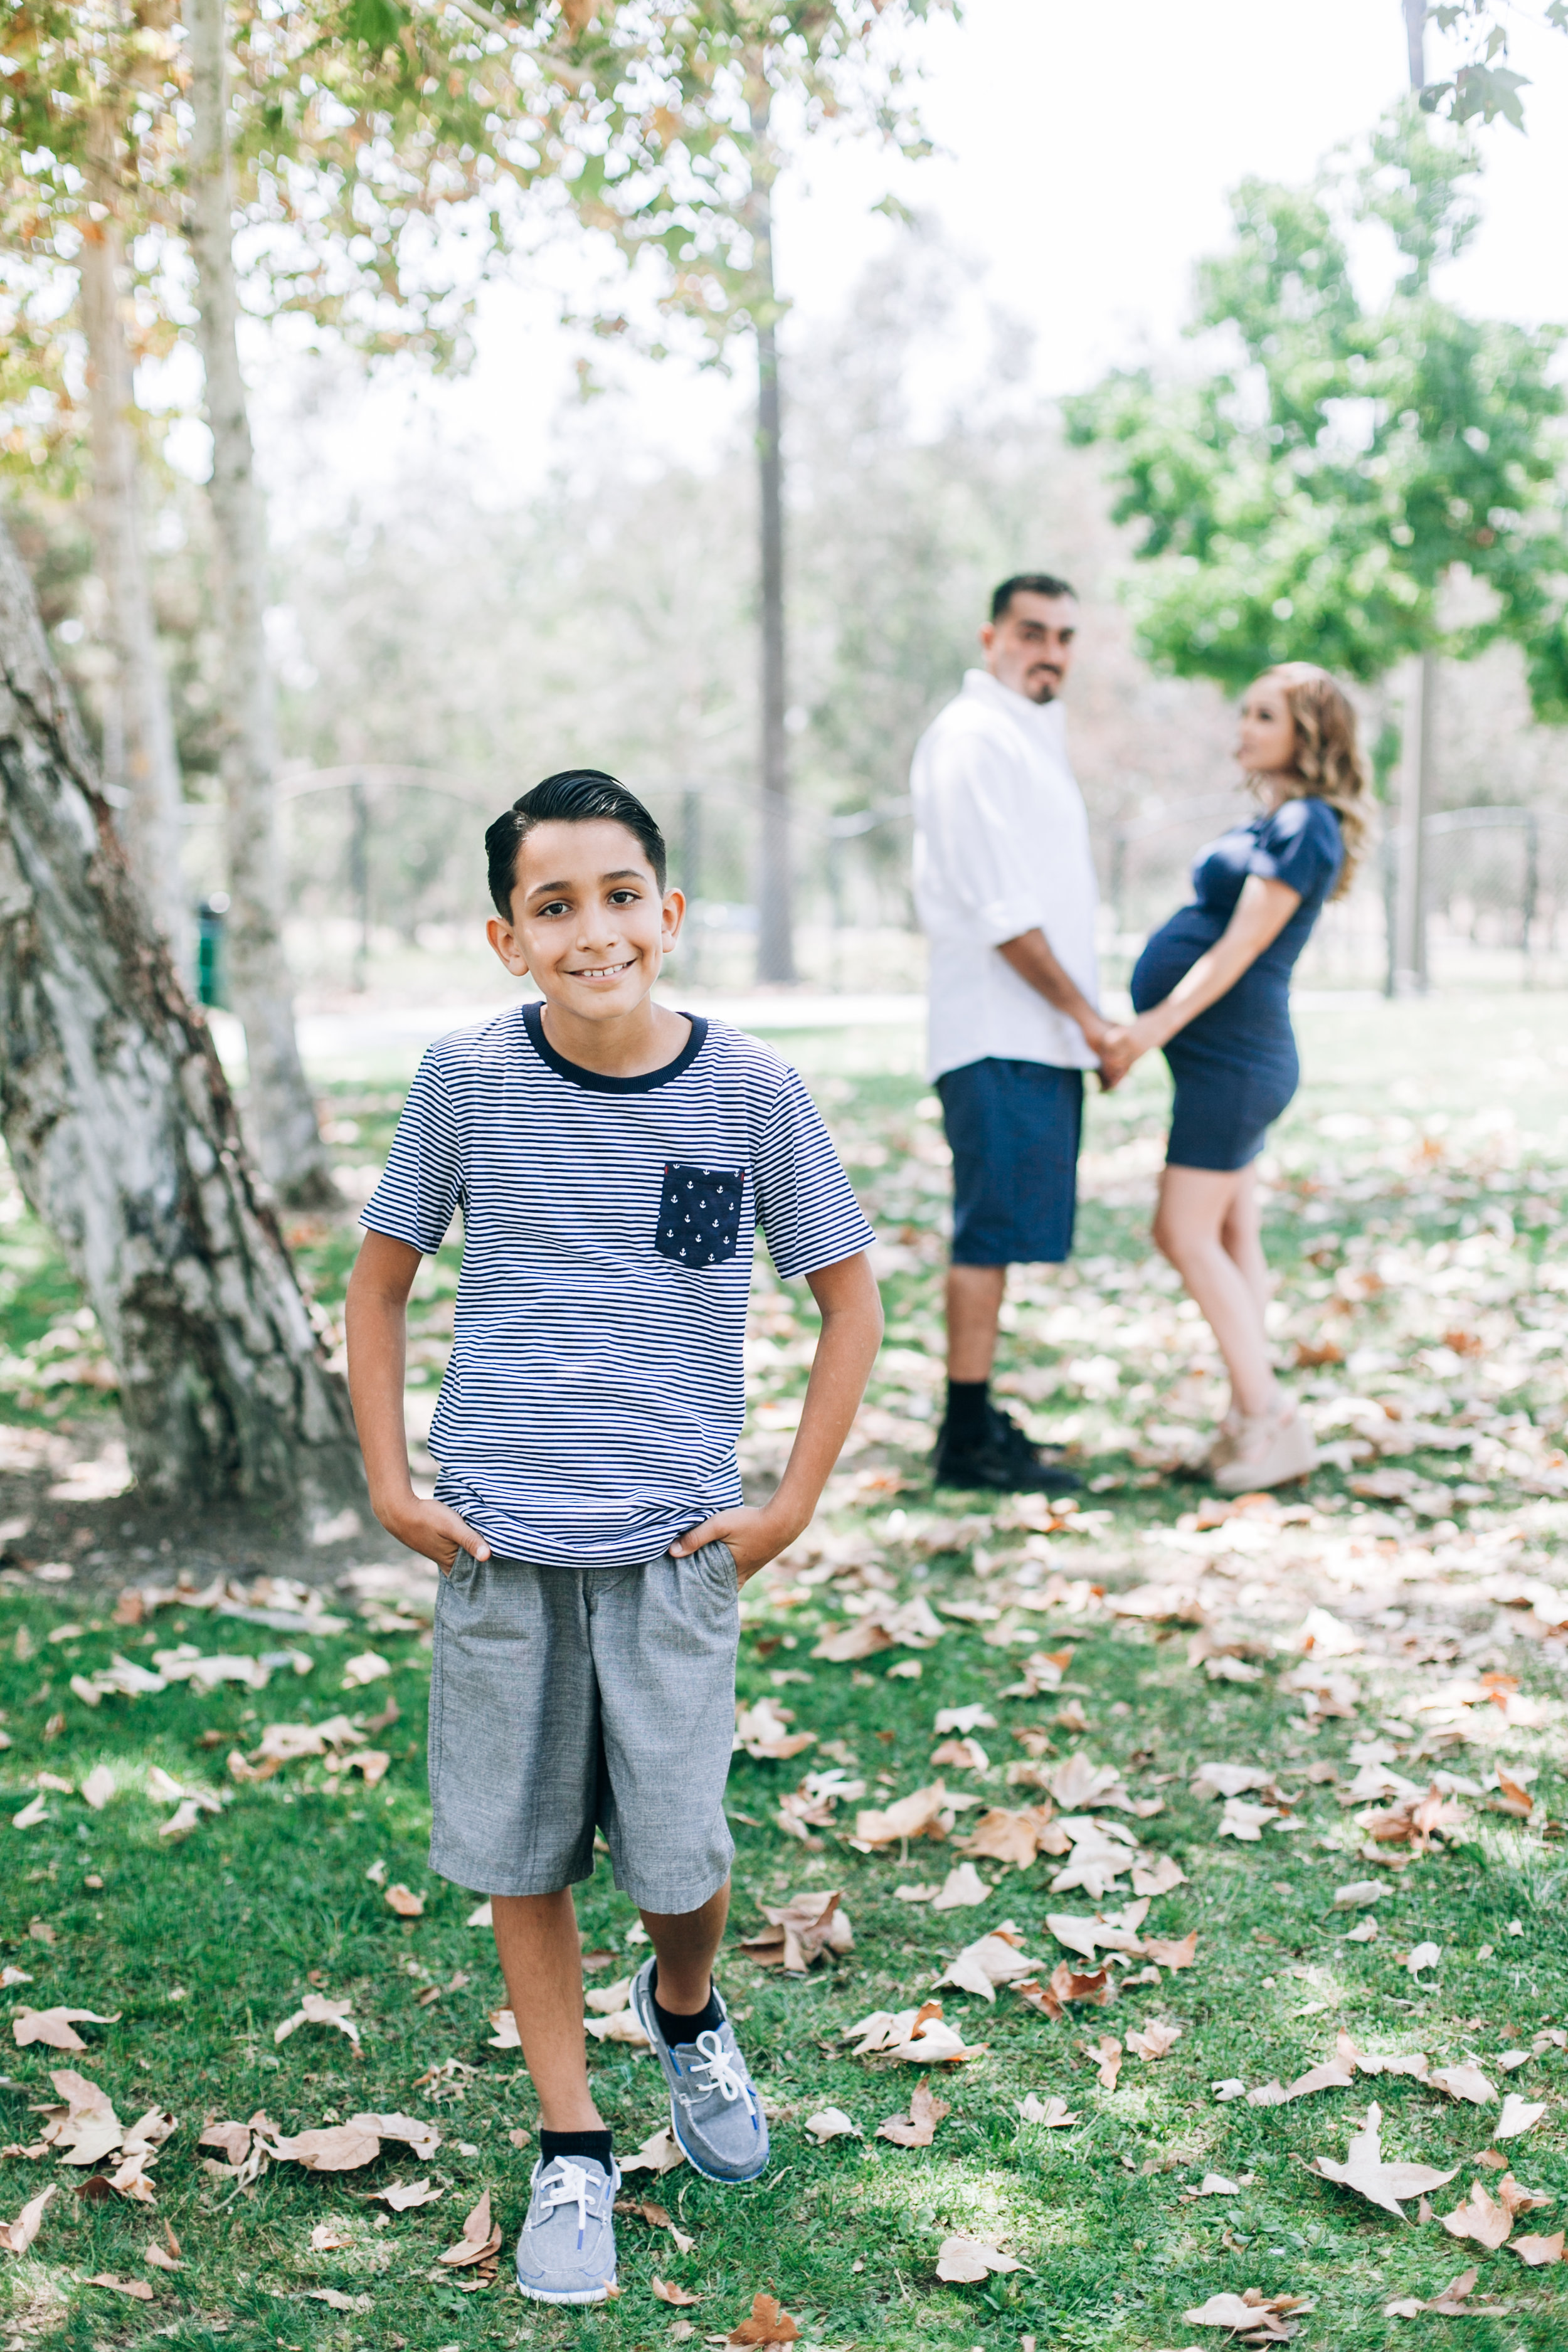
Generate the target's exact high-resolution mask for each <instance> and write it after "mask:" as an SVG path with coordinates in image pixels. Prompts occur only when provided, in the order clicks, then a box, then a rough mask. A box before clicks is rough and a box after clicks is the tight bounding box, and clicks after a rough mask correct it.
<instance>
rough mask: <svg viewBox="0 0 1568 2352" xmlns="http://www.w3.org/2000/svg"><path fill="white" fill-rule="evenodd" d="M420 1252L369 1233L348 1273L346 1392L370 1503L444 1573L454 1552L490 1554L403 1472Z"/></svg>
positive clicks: (478, 1537) (393, 1531)
mask: <svg viewBox="0 0 1568 2352" xmlns="http://www.w3.org/2000/svg"><path fill="white" fill-rule="evenodd" d="M418 1271H419V1252H418V1251H417V1250H416V1249H413V1248H411V1247H410V1246H409V1244H408V1243H407V1242H398V1241H394V1240H393V1239H392V1238H391V1236H390V1234H375V1233H367V1234H366V1235H365V1237H364V1239H363V1242H362V1243H361V1244H360V1253H359V1255H358V1257H357V1258H356V1259H355V1260H354V1270H353V1274H352V1275H350V1276H349V1295H348V1304H347V1308H346V1310H345V1314H344V1321H345V1324H346V1326H347V1329H348V1342H349V1396H350V1398H351V1400H352V1402H353V1409H354V1427H355V1428H356V1429H357V1430H358V1432H359V1444H360V1452H361V1453H362V1454H363V1456H364V1468H365V1476H366V1478H367V1479H368V1480H369V1482H370V1507H371V1509H372V1510H373V1511H374V1513H375V1516H376V1517H377V1518H378V1519H379V1520H380V1521H381V1524H382V1526H383V1527H384V1528H385V1529H386V1531H387V1533H388V1535H393V1536H395V1537H396V1538H397V1540H398V1542H399V1543H404V1544H406V1545H407V1546H408V1549H409V1550H410V1551H418V1552H423V1553H424V1555H425V1557H426V1559H433V1560H434V1561H435V1563H436V1565H437V1568H438V1569H440V1570H441V1571H442V1573H443V1575H444V1574H445V1573H446V1572H447V1570H449V1569H450V1567H451V1565H452V1562H453V1561H454V1560H455V1559H456V1558H457V1557H458V1552H459V1551H467V1552H471V1553H472V1554H473V1556H474V1558H475V1559H489V1556H490V1548H489V1544H488V1543H486V1541H485V1539H484V1538H483V1536H481V1535H478V1534H476V1532H475V1530H474V1529H473V1528H471V1527H469V1526H468V1522H467V1520H466V1519H460V1518H459V1517H458V1514H457V1512H456V1511H452V1510H448V1509H447V1506H446V1504H445V1503H427V1502H426V1501H425V1500H424V1499H423V1498H422V1497H421V1496H418V1495H416V1493H415V1491H414V1482H413V1480H412V1479H411V1478H410V1477H409V1475H408V1438H407V1433H406V1432H405V1429H404V1425H403V1365H404V1353H405V1339H406V1336H407V1327H408V1294H409V1292H410V1291H411V1290H412V1289H413V1287H414V1277H415V1276H416V1274H417V1273H418Z"/></svg>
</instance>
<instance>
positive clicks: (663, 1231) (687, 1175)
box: [653, 1160, 746, 1265]
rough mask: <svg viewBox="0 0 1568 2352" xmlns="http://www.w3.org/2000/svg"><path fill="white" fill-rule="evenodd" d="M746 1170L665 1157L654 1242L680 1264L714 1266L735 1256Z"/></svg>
mask: <svg viewBox="0 0 1568 2352" xmlns="http://www.w3.org/2000/svg"><path fill="white" fill-rule="evenodd" d="M745 1184H746V1177H745V1171H744V1170H743V1169H740V1168H694V1167H692V1166H691V1165H690V1163H689V1161H687V1160H667V1161H666V1162H665V1169H664V1193H663V1197H662V1198H661V1200H660V1202H659V1204H658V1231H657V1232H656V1233H655V1234H654V1240H653V1245H654V1247H655V1249H656V1250H658V1254H659V1255H660V1256H661V1257H672V1258H674V1259H675V1261H676V1263H677V1264H678V1265H720V1264H721V1263H722V1261H723V1260H724V1259H725V1258H731V1257H733V1256H734V1255H735V1251H736V1249H737V1247H738V1245H739V1244H740V1239H741V1196H742V1192H744V1190H745Z"/></svg>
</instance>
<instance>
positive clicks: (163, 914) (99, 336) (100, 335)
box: [78, 120, 191, 968]
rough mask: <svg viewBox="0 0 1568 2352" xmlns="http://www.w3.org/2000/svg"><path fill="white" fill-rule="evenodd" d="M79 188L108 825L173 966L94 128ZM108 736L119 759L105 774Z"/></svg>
mask: <svg viewBox="0 0 1568 2352" xmlns="http://www.w3.org/2000/svg"><path fill="white" fill-rule="evenodd" d="M93 144H94V149H95V154H94V158H93V169H92V173H91V180H90V185H91V187H92V191H93V195H94V199H95V201H96V202H98V203H99V204H100V205H102V206H103V207H104V215H103V218H102V219H101V220H100V221H99V222H98V223H96V224H94V223H92V222H90V221H89V222H84V223H83V228H82V236H83V242H82V248H81V254H80V257H79V264H78V267H79V271H80V277H81V309H82V323H83V326H84V329H85V331H86V335H87V348H88V391H89V408H90V415H91V430H92V490H93V497H92V523H93V537H94V541H95V545H96V549H97V561H98V569H99V573H100V577H101V579H102V581H103V585H104V590H105V593H106V595H107V598H108V603H109V616H110V633H111V635H112V639H113V646H114V654H115V658H116V663H117V667H118V672H119V676H118V680H117V688H116V699H117V703H118V709H117V712H116V722H117V723H116V724H115V726H114V727H113V728H112V730H110V729H108V728H106V730H105V739H104V763H105V767H106V769H107V770H108V771H109V773H110V782H113V783H116V784H119V785H121V786H122V788H123V789H124V790H125V792H126V793H127V795H128V797H127V799H126V802H125V805H124V807H123V808H122V809H121V813H120V816H119V820H118V822H119V825H120V830H121V835H123V837H124V840H125V846H126V849H127V852H128V853H129V856H130V859H131V870H132V873H133V874H134V876H135V877H136V880H137V882H138V884H139V885H140V887H141V889H142V896H143V898H145V899H146V901H147V906H148V908H149V910H150V912H151V914H152V916H153V920H154V921H155V922H156V923H157V925H158V927H159V929H161V930H162V931H163V935H164V937H165V938H166V939H167V940H169V942H170V944H171V946H172V947H173V949H174V955H175V959H176V961H177V962H178V963H179V964H180V965H181V967H182V968H183V967H184V964H185V962H186V961H187V952H188V947H189V935H190V929H191V919H190V909H189V908H188V907H187V906H186V904H185V894H184V887H183V884H182V881H181V875H180V801H181V793H180V767H179V755H178V753H177V751H175V748H174V716H173V713H172V711H171V709H170V707H169V688H168V680H167V678H166V677H165V676H164V673H163V661H162V659H161V657H160V656H159V652H158V633H157V626H156V624H155V622H154V619H153V591H152V584H151V582H150V581H149V578H148V573H147V555H146V547H145V543H144V541H143V538H142V469H141V464H140V460H139V457H138V452H137V446H136V434H135V428H134V425H133V424H132V409H133V400H132V375H131V353H130V350H129V348H128V346H127V343H126V339H125V322H124V319H123V316H122V314H121V263H122V261H123V257H124V248H123V241H122V238H121V226H120V219H119V214H118V209H117V206H118V199H119V194H120V190H119V186H118V174H117V173H116V172H115V169H114V145H113V134H112V131H111V130H110V128H109V127H108V126H107V125H105V124H104V123H103V122H102V121H101V120H100V122H99V123H98V124H96V125H95V136H94V142H93ZM111 740H113V742H114V743H115V746H116V749H117V751H118V754H119V758H120V759H121V760H122V761H123V768H124V772H123V774H122V775H120V774H116V773H115V772H114V768H115V764H116V763H115V761H114V760H113V759H112V758H111V756H110V741H111Z"/></svg>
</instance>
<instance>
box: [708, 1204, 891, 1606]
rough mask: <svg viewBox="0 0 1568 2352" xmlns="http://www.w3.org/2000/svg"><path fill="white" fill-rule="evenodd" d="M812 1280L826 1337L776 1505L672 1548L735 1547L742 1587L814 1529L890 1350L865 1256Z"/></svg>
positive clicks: (730, 1517)
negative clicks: (875, 1371)
mask: <svg viewBox="0 0 1568 2352" xmlns="http://www.w3.org/2000/svg"><path fill="white" fill-rule="evenodd" d="M805 1278H806V1280H807V1282H808V1283H809V1284H810V1285H811V1295H812V1297H814V1298H815V1299H816V1304H817V1307H818V1308H819V1309H820V1311H821V1315H822V1331H821V1336H820V1337H819V1338H818V1339H817V1342H816V1356H815V1357H814V1358H813V1360H812V1366H811V1378H810V1380H809V1381H808V1382H807V1383H806V1391H805V1404H804V1405H803V1406H802V1408H801V1415H800V1427H799V1428H798V1429H797V1430H796V1431H795V1444H793V1445H792V1446H791V1448H790V1456H789V1461H788V1463H787V1464H786V1465H785V1468H784V1476H783V1477H782V1478H781V1479H780V1481H779V1484H778V1487H777V1490H776V1491H775V1493H774V1495H773V1499H772V1500H771V1501H770V1502H767V1503H764V1504H763V1507H762V1508H761V1509H760V1510H756V1509H752V1508H749V1507H741V1508H738V1509H736V1510H732V1511H719V1512H717V1513H716V1514H715V1515H714V1517H712V1518H710V1519H704V1520H703V1522H702V1525H701V1526H700V1528H691V1530H690V1531H689V1534H687V1535H683V1536H681V1537H680V1538H679V1539H678V1540H677V1541H676V1542H675V1543H672V1544H671V1545H670V1547H669V1549H670V1550H671V1551H672V1552H674V1553H675V1555H676V1556H677V1558H678V1559H679V1558H680V1557H682V1556H683V1555H684V1554H686V1553H688V1552H694V1551H700V1549H701V1548H702V1546H703V1545H704V1544H707V1543H726V1544H728V1545H729V1547H730V1549H731V1551H732V1552H733V1554H734V1556H735V1566H736V1568H737V1569H738V1570H739V1571H740V1577H741V1581H742V1584H744V1583H745V1581H746V1580H747V1578H748V1577H751V1576H754V1575H755V1574H756V1572H757V1570H758V1569H759V1568H765V1567H766V1566H767V1563H768V1561H769V1560H770V1559H773V1558H774V1557H775V1555H776V1554H777V1553H779V1552H781V1551H783V1550H784V1549H785V1547H786V1546H787V1545H789V1544H792V1543H794V1541H795V1538H796V1536H797V1535H799V1534H800V1532H801V1530H802V1528H806V1527H809V1526H810V1524H811V1517H812V1514H813V1512H814V1511H815V1510H816V1506H817V1504H818V1503H819V1502H820V1500H821V1498H822V1490H823V1488H824V1486H826V1484H827V1480H828V1476H829V1475H830V1473H831V1471H832V1469H833V1465H834V1464H835V1463H836V1462H837V1459H838V1456H839V1454H840V1452H841V1450H842V1448H843V1444H844V1441H845V1439H846V1438H847V1436H848V1434H849V1426H850V1423H852V1422H853V1420H854V1418H855V1415H856V1414H857V1412H858V1411H859V1409H860V1400H861V1398H862V1397H863V1396H864V1395H865V1393H866V1383H867V1381H868V1380H869V1378H870V1376H871V1367H872V1365H873V1364H874V1363H875V1362H876V1360H877V1350H878V1349H879V1347H880V1346H881V1344H882V1300H881V1294H880V1293H879V1290H878V1288H877V1283H876V1277H875V1276H873V1274H872V1272H871V1261H870V1259H869V1258H868V1256H867V1255H866V1253H865V1251H864V1250H858V1251H857V1253H856V1255H854V1256H853V1257H846V1258H840V1259H839V1261H838V1263H837V1265H825V1266H823V1267H822V1268H821V1269H820V1270H819V1271H818V1272H817V1273H816V1274H808V1275H807V1276H806V1277H805Z"/></svg>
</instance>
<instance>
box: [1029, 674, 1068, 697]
mask: <svg viewBox="0 0 1568 2352" xmlns="http://www.w3.org/2000/svg"><path fill="white" fill-rule="evenodd" d="M1061 682H1062V674H1061V672H1060V670H1047V671H1042V672H1041V673H1040V674H1039V675H1038V677H1036V676H1033V675H1031V677H1030V680H1029V685H1028V688H1027V691H1028V695H1029V698H1030V700H1031V701H1032V702H1054V701H1055V700H1056V698H1057V693H1058V688H1060V686H1061Z"/></svg>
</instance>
